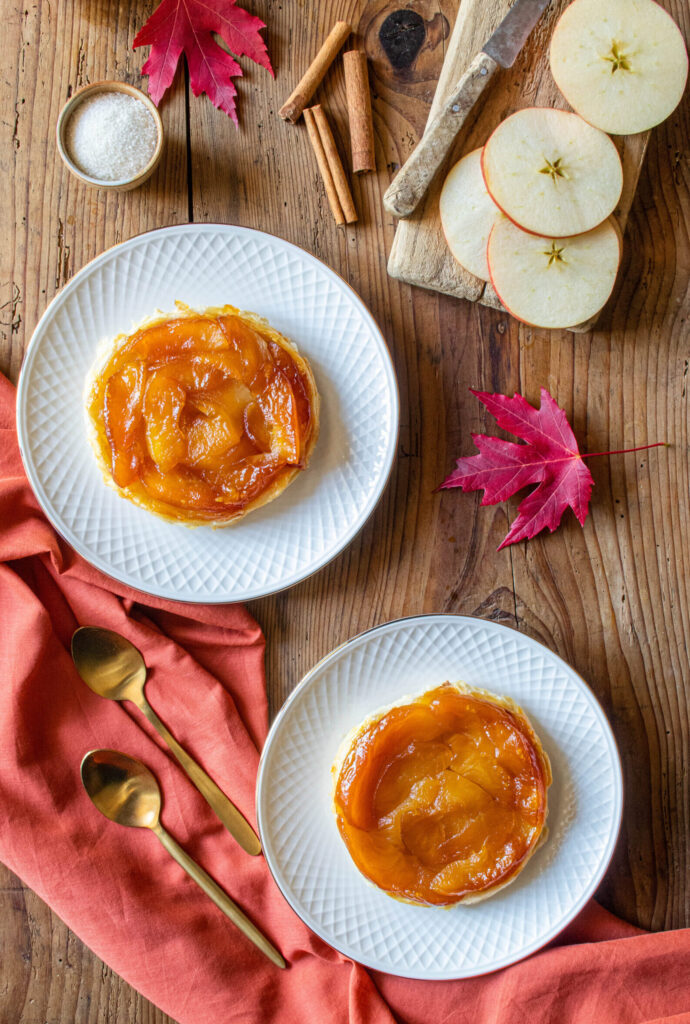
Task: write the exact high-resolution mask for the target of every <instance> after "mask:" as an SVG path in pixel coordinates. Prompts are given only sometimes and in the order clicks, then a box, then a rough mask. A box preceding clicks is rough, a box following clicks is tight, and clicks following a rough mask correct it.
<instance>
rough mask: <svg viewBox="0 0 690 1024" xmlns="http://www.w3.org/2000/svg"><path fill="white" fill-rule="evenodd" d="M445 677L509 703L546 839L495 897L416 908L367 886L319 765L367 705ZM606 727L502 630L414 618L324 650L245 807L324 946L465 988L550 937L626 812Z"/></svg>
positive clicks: (598, 866) (586, 694)
mask: <svg viewBox="0 0 690 1024" xmlns="http://www.w3.org/2000/svg"><path fill="white" fill-rule="evenodd" d="M446 680H451V681H457V680H464V681H465V682H466V683H469V684H471V685H474V686H481V687H485V688H486V689H488V690H491V691H493V692H494V693H497V694H509V695H510V696H511V697H513V698H514V699H515V700H516V701H517V702H518V704H520V705H521V706H522V707H523V708H524V710H525V711H526V712H527V714H528V715H529V717H530V719H531V720H532V722H533V724H534V727H535V729H536V730H537V733H538V735H539V736H540V738H541V740H542V742H543V744H544V747H545V749H546V751H547V753H548V755H549V757H550V758H551V764H552V767H553V776H554V781H553V786H552V787H551V789H550V790H549V818H548V825H549V838H548V841H547V842H546V843H545V844H544V846H543V847H542V848H540V849H539V850H538V851H537V852H536V853H535V855H534V856H533V857H532V859H531V860H530V861H529V863H528V864H527V866H526V867H525V869H524V870H523V872H522V873H521V874H520V876H519V877H518V878H517V879H516V880H515V882H514V883H513V884H512V885H510V886H508V887H507V888H506V889H505V890H504V891H502V892H499V893H497V894H496V895H495V896H493V897H492V898H491V899H488V900H486V901H485V902H482V903H479V904H476V905H474V906H469V907H463V906H455V907H452V908H441V907H439V908H436V907H414V906H410V905H407V904H404V903H399V902H397V901H396V900H393V899H391V898H390V897H389V896H387V895H386V894H385V893H383V892H381V891H380V890H378V889H376V888H375V887H374V886H373V885H371V884H370V883H369V882H367V881H366V880H365V879H364V877H363V876H362V875H361V874H360V873H359V872H358V871H357V869H356V868H355V866H354V864H353V862H352V860H351V859H350V856H349V854H348V852H347V850H346V848H345V844H344V843H343V842H342V840H341V838H340V835H339V833H338V830H337V826H336V823H335V817H334V815H333V812H332V810H331V776H330V767H331V764H332V762H333V759H334V757H335V755H336V752H337V750H338V747H339V745H340V743H341V741H342V739H343V737H344V736H345V735H346V734H347V732H348V731H349V730H350V729H351V728H352V727H353V726H355V725H356V724H358V723H359V722H361V721H362V720H363V719H364V718H366V716H367V715H369V714H370V713H371V712H372V711H375V710H376V709H377V708H378V707H381V706H384V705H386V704H390V703H392V702H394V701H396V700H399V699H400V698H401V697H403V696H405V695H406V694H410V693H419V692H422V691H423V690H424V689H428V688H431V687H432V686H434V685H437V684H439V683H442V682H444V681H446ZM622 792H623V789H622V777H621V768H620V761H619V757H618V751H617V749H616V744H615V741H614V738H613V735H612V733H611V729H610V727H609V725H608V722H607V721H606V718H605V717H604V714H603V712H602V710H601V708H600V706H599V704H598V703H597V701H596V699H595V698H594V696H593V694H592V692H591V691H590V690H589V688H588V687H587V685H586V684H585V683H584V682H583V680H582V679H581V678H580V677H579V676H578V675H577V674H576V673H575V672H574V671H573V670H572V669H571V668H569V666H568V665H567V664H566V663H565V662H564V661H562V660H561V659H560V658H558V657H557V656H556V655H555V654H553V653H552V652H551V651H549V650H548V649H547V648H545V647H542V646H541V644H538V643H537V642H536V641H534V640H531V639H529V638H528V637H526V636H523V635H522V634H521V633H518V632H516V631H514V630H512V629H508V628H507V627H505V626H499V625H497V624H496V623H493V622H485V621H483V620H481V619H472V618H465V617H462V616H456V615H423V616H418V617H416V618H410V619H399V620H397V621H395V622H389V623H386V624H385V625H382V626H378V627H377V628H376V629H373V630H370V631H369V632H367V633H363V634H362V635H361V636H358V637H355V638H354V639H353V640H350V641H348V643H346V644H344V645H343V646H342V647H338V648H336V650H334V651H333V652H332V653H331V654H329V655H328V656H327V657H326V658H324V659H323V661H321V662H319V664H318V665H316V666H315V667H314V668H313V669H312V670H311V672H309V673H308V674H307V675H306V676H305V677H304V679H303V680H302V681H301V683H300V684H299V686H298V687H297V689H296V690H295V691H294V692H293V693H292V694H291V696H290V697H289V699H288V700H287V702H286V703H285V705H284V707H283V708H282V710H281V712H280V714H279V715H278V717H277V718H276V720H275V722H274V724H273V727H272V729H271V732H270V734H269V737H268V740H267V742H266V746H265V747H264V751H263V754H262V757H261V764H260V767H259V777H258V782H257V811H258V818H259V828H260V831H261V839H262V842H263V847H264V854H265V856H266V860H267V861H268V864H269V867H270V869H271V871H272V873H273V875H274V877H275V879H276V881H277V883H278V885H279V886H280V888H281V889H282V891H283V894H284V895H285V897H286V898H287V900H288V901H289V903H290V904H291V905H292V907H293V909H294V910H295V911H296V912H297V914H299V916H300V917H301V918H302V920H303V921H304V922H305V923H306V924H307V925H309V927H310V928H311V929H312V930H313V931H315V932H316V933H317V934H318V935H320V936H321V938H323V939H325V940H326V942H328V943H330V944H331V945H332V946H335V947H336V949H339V950H340V951H341V952H342V953H345V954H346V955H347V956H350V957H352V958H353V959H354V960H358V961H359V962H360V963H363V964H365V965H366V966H368V967H373V968H375V969H376V970H380V971H386V972H387V973H389V974H396V975H400V976H402V977H406V978H423V979H429V980H433V979H438V980H440V979H448V978H468V977H472V976H474V975H478V974H484V973H487V972H489V971H495V970H497V969H498V968H500V967H506V966H507V965H508V964H512V963H514V962H515V961H516V960H520V959H521V958H522V957H524V956H527V955H528V954H529V953H532V952H534V951H535V950H536V949H539V948H540V947H541V946H543V945H544V944H545V943H547V942H548V941H549V940H550V939H552V938H553V937H554V936H555V935H557V934H558V932H560V931H561V929H562V928H564V927H565V925H566V924H567V923H568V922H569V921H570V920H571V919H572V918H573V917H574V916H575V915H576V914H577V913H578V911H579V910H580V909H581V908H582V907H583V906H584V904H585V903H586V902H587V900H588V899H589V897H590V896H591V895H592V893H593V892H594V890H595V889H596V887H597V885H598V884H599V882H600V881H601V878H602V876H603V874H604V872H605V870H606V868H607V866H608V863H609V861H610V859H611V855H612V853H613V848H614V845H615V842H616V837H617V835H618V829H619V826H620V819H621V811H622Z"/></svg>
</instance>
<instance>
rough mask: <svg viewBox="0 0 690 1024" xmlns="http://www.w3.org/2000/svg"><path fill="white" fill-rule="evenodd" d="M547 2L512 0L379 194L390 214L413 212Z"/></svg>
mask: <svg viewBox="0 0 690 1024" xmlns="http://www.w3.org/2000/svg"><path fill="white" fill-rule="evenodd" d="M549 3H550V0H516V2H515V3H514V4H513V6H512V7H511V8H510V10H509V11H508V13H507V14H506V16H505V18H504V19H503V21H502V22H501V24H500V25H499V26H498V28H497V29H496V31H495V32H494V33H493V34H492V35H491V36H490V37H489V39H488V40H487V41H486V43H485V44H484V47H483V49H482V50H481V51H480V52H479V53H478V54H477V56H476V57H475V58H474V60H473V61H472V63H471V64H470V66H469V67H468V68H467V70H466V71H465V73H464V74H463V75H462V77H461V78H460V80H459V82H457V83H456V85H455V88H454V89H453V90H452V91H451V94H450V96H449V98H448V99H447V100H446V102H445V103H444V105H443V107H442V109H441V110H440V112H439V113H438V114H437V115H436V117H435V118H434V120H433V121H432V122H431V124H429V125H427V127H426V129H425V131H424V135H423V136H422V138H421V139H420V141H419V143H418V145H417V147H416V148H415V150H414V151H413V153H412V154H411V155H410V157H409V158H408V160H407V161H406V163H405V165H404V166H403V167H402V168H401V170H400V171H399V172H398V174H397V176H396V177H395V178H394V179H393V181H392V182H391V184H390V185H389V187H388V189H387V191H386V193H385V194H384V197H383V205H384V206H385V208H386V209H387V210H388V212H389V213H392V214H393V215H394V216H395V217H409V216H410V214H411V213H413V212H414V211H415V210H416V208H417V206H418V205H419V202H420V200H421V199H422V198H423V197H424V195H425V194H426V191H427V189H428V187H429V185H430V184H431V181H432V179H433V178H434V176H435V174H436V172H437V171H438V169H439V167H440V166H441V164H442V163H443V161H444V160H445V158H446V156H447V155H448V151H449V149H450V147H451V146H452V144H453V142H454V141H455V137H456V135H457V134H458V132H459V131H460V129H461V128H462V126H463V124H464V123H465V121H466V120H467V117H468V115H469V113H470V111H471V110H472V108H473V107H474V105H475V103H476V102H477V100H478V99H479V97H480V96H481V94H482V93H483V92H484V90H485V88H486V87H487V85H488V84H489V82H490V81H491V79H492V78H493V76H494V74H495V73H496V71H497V70H498V68H499V67H502V68H509V67H511V66H512V65H513V64H514V63H515V60H516V58H517V55H518V54H519V52H520V50H521V49H522V47H523V46H524V45H525V42H526V41H527V38H528V36H529V35H530V33H531V31H532V29H533V28H534V26H535V25H536V24H537V22H538V21H539V18H540V17H541V15H542V13H543V12H544V10H545V8H546V7H548V5H549Z"/></svg>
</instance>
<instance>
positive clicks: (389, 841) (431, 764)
mask: <svg viewBox="0 0 690 1024" xmlns="http://www.w3.org/2000/svg"><path fill="white" fill-rule="evenodd" d="M333 773H334V776H335V788H334V798H333V799H334V809H335V813H336V818H337V823H338V829H339V831H340V835H341V836H342V838H343V840H344V842H345V845H346V846H347V849H348V851H349V853H350V856H351V857H352V859H353V861H354V862H355V864H356V866H357V867H358V868H359V870H360V871H361V872H362V874H363V875H364V876H365V877H366V878H368V879H369V881H371V882H373V883H374V885H376V886H378V887H379V888H380V889H383V890H384V891H385V892H387V893H388V894H389V895H391V896H394V897H396V898H398V899H401V900H404V901H406V902H410V903H415V904H421V905H423V906H445V905H448V904H453V903H461V902H462V903H473V902H478V901H479V900H483V899H486V898H487V897H489V896H492V895H493V894H494V893H496V892H498V890H499V889H502V888H503V887H504V886H506V885H508V884H509V883H510V882H512V881H514V879H515V878H517V876H518V875H519V873H520V872H521V871H522V870H523V868H524V867H525V865H526V864H527V862H528V860H529V859H530V857H531V856H532V854H533V853H534V851H535V850H536V848H537V846H538V845H539V844H540V842H541V841H543V839H544V838H545V837H546V829H545V822H546V815H547V790H548V787H549V786H550V784H551V767H550V763H549V759H548V756H547V755H546V753H545V751H544V749H543V747H542V745H541V743H540V741H539V738H538V737H537V735H536V733H535V731H534V729H533V728H532V726H531V724H530V722H529V720H528V718H527V716H526V715H525V713H524V711H522V710H521V709H520V708H519V707H518V706H517V704H515V702H514V701H512V700H511V699H510V698H508V697H497V696H495V695H493V694H490V693H488V692H487V691H485V690H480V689H477V688H474V687H469V686H466V685H465V684H464V683H444V684H443V685H441V686H437V687H436V688H435V689H433V690H429V691H428V692H426V693H423V694H421V695H420V696H417V697H411V698H405V699H404V700H403V701H401V702H400V703H398V704H394V705H392V706H390V707H388V708H385V709H383V710H381V711H378V712H376V713H374V714H373V715H371V716H369V717H368V718H367V719H366V721H365V722H363V723H362V724H361V725H359V726H357V727H356V728H355V729H353V730H352V732H351V733H350V734H349V735H348V736H347V737H346V738H345V740H344V742H343V744H342V746H341V749H340V752H339V754H338V757H337V758H336V762H335V764H334V766H333Z"/></svg>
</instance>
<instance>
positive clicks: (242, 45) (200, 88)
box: [134, 0, 273, 124]
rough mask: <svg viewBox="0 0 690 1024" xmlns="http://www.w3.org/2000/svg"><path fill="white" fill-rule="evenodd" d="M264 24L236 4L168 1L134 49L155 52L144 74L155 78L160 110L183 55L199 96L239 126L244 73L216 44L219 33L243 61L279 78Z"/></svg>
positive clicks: (154, 91) (220, 0) (153, 85)
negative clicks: (239, 95)
mask: <svg viewBox="0 0 690 1024" xmlns="http://www.w3.org/2000/svg"><path fill="white" fill-rule="evenodd" d="M265 27H266V26H265V24H264V23H263V21H262V20H261V19H260V18H255V17H254V15H252V14H248V13H247V11H244V10H242V8H241V7H237V6H236V0H162V3H160V4H159V5H158V7H157V8H156V9H155V11H154V12H153V14H152V15H151V17H150V18H149V20H148V21H147V22H146V24H145V25H144V27H143V28H142V29H141V31H140V32H138V33H137V35H136V36H135V39H134V49H136V48H137V47H138V46H150V47H151V53H150V54H149V58H148V60H147V61H146V63H145V64H144V66H143V68H142V74H144V75H148V76H149V95H150V96H151V99H152V100H153V102H154V103H155V104H156V105H158V103H159V102H160V100H161V98H162V96H163V94H164V93H165V90H166V89H167V88H168V87H169V86H170V85H171V83H172V80H173V78H174V77H175V71H176V69H177V64H178V61H179V59H180V56H181V55H182V53H184V55H185V57H186V58H187V65H188V67H189V83H190V85H191V87H192V92H193V93H194V95H195V96H198V95H199V94H200V93H202V92H205V93H206V95H207V96H208V98H209V99H210V100H211V103H213V105H214V106H216V107H219V108H220V109H221V110H224V111H225V113H226V114H227V115H228V117H231V118H232V120H233V121H234V122H235V124H237V123H238V122H237V110H236V109H235V96H236V95H237V89H236V88H235V86H234V83H233V81H232V80H233V78H237V77H238V76H240V75H241V74H242V68H241V67H240V66H239V64H238V63H237V61H236V60H235V59H234V57H232V56H231V54H229V53H226V51H225V50H224V49H223V48H222V47H221V46H220V45H219V44H218V42H217V41H216V40H215V39H214V36H213V33H216V34H217V35H219V36H220V37H221V39H222V40H223V41H224V42H225V43H226V45H227V46H228V49H230V50H231V51H232V53H234V54H235V55H236V56H238V57H243V56H246V57H250V58H251V59H252V60H253V61H255V62H256V63H257V64H260V65H261V66H262V67H264V68H266V70H267V71H270V73H271V74H273V68H272V67H271V62H270V60H269V57H268V51H267V50H266V44H265V43H264V41H263V39H262V37H261V35H260V34H259V33H260V29H262V28H265Z"/></svg>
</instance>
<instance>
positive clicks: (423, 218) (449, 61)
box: [388, 0, 649, 331]
mask: <svg viewBox="0 0 690 1024" xmlns="http://www.w3.org/2000/svg"><path fill="white" fill-rule="evenodd" d="M605 2H606V0H602V3H605ZM568 3H569V0H551V4H550V5H549V7H548V8H547V9H546V11H545V12H544V14H543V15H542V17H541V20H540V22H539V23H538V25H537V26H536V28H535V29H534V31H533V32H532V35H531V36H530V38H529V39H528V41H527V43H526V45H525V47H524V48H523V50H522V52H521V53H520V55H519V57H518V59H517V61H516V62H515V64H514V65H513V67H512V68H508V69H507V70H503V69H499V71H498V72H497V73H496V76H495V78H494V80H493V82H492V83H491V85H490V86H489V88H488V90H487V91H486V93H485V94H484V95H483V96H482V97H480V99H479V101H478V103H477V106H476V107H475V109H474V111H473V112H472V113H471V114H470V117H469V118H468V121H467V122H466V124H465V126H464V128H463V129H462V131H461V132H460V134H459V135H458V138H457V140H456V143H455V146H454V147H453V149H452V150H451V153H450V154H449V157H448V159H447V160H446V163H445V164H444V166H443V167H442V168H441V170H440V171H439V173H438V174H437V175H436V178H435V179H434V181H433V182H432V185H431V188H430V189H429V192H428V193H427V196H426V199H425V200H424V201H423V202H422V203H420V205H419V206H418V207H417V210H416V211H415V213H414V214H413V215H412V216H411V217H409V218H408V219H406V220H401V221H400V222H399V224H398V227H397V229H396V232H395V239H394V241H393V247H392V249H391V254H390V257H389V260H388V273H389V274H390V275H391V277H396V278H398V279H399V280H401V281H406V282H407V283H408V284H415V285H419V286H420V287H422V288H432V289H434V290H435V291H438V292H444V293H445V294H446V295H455V296H457V297H458V298H460V299H469V301H470V302H481V303H483V304H484V305H485V306H493V307H494V308H495V309H503V306H502V305H501V303H500V302H499V299H498V296H497V295H496V293H495V291H494V290H493V288H492V287H491V285H490V284H486V283H485V282H484V281H481V280H480V279H479V278H478V277H475V276H474V275H473V274H470V273H469V272H468V271H466V270H465V269H464V268H463V267H461V266H460V264H459V263H457V262H456V260H455V259H454V258H453V257H452V256H451V253H450V250H449V249H448V246H447V245H446V242H445V239H444V237H443V231H442V229H441V218H440V216H439V208H438V200H439V194H440V192H441V186H442V185H443V182H444V179H445V176H446V174H447V173H448V170H449V169H450V167H451V166H452V165H453V164H454V163H455V161H456V160H459V158H460V157H461V156H462V155H463V154H464V153H469V152H470V151H471V150H473V149H476V148H477V147H478V146H483V145H484V143H485V142H486V140H487V138H488V137H489V135H490V134H491V132H492V131H493V129H494V128H495V127H496V125H497V124H498V123H499V122H500V121H502V120H503V119H504V118H506V117H507V116H508V115H509V114H512V113H513V112H514V111H515V110H519V109H520V108H521V107H532V106H537V107H560V108H562V109H566V110H568V109H570V108H569V107H568V104H567V103H566V101H565V100H564V99H563V97H562V96H561V94H560V92H559V91H558V89H557V87H556V83H555V82H554V80H553V78H552V77H551V71H550V69H549V41H550V39H551V33H552V31H553V29H554V26H555V24H556V22H557V20H558V18H559V16H560V14H561V13H562V11H563V10H564V9H565V7H567V5H568ZM510 6H511V3H510V0H462V2H461V4H460V8H459V11H458V16H457V19H456V22H455V27H454V29H453V33H452V35H451V37H450V40H449V43H448V52H447V53H446V57H445V60H444V63H443V69H442V71H441V76H440V78H439V82H438V86H437V88H436V94H435V96H434V101H433V103H432V105H431V110H430V112H429V121H428V122H427V123H428V124H429V123H431V121H432V120H433V118H434V117H435V115H436V113H437V111H438V109H439V108H440V107H441V106H442V104H443V103H445V101H446V99H447V98H448V96H449V94H450V93H451V91H452V89H453V86H454V84H455V82H456V81H457V80H458V79H459V78H460V76H461V74H462V73H463V71H464V70H465V68H466V67H467V65H468V64H469V63H470V61H471V60H472V58H473V57H474V56H475V54H477V53H478V52H479V51H480V50H481V48H482V46H483V45H484V43H485V42H486V40H487V39H488V38H489V36H490V35H491V33H492V32H493V31H494V29H495V28H496V26H497V25H498V24H499V23H500V21H501V20H502V18H503V17H504V16H505V15H506V13H507V12H508V10H509V9H510ZM613 141H614V142H615V143H616V145H617V147H618V151H619V153H620V155H621V159H622V161H623V192H622V194H621V198H620V203H619V205H618V207H617V209H616V211H615V214H614V215H615V217H616V219H617V220H618V223H619V225H620V228H621V231H622V232H624V231H625V225H626V222H627V220H628V214H629V213H630V207H631V205H632V201H633V197H634V195H635V189H636V188H637V181H638V178H639V175H640V169H641V167H642V161H643V160H644V155H645V151H646V149H647V142H648V141H649V132H642V133H640V134H639V135H625V136H614V137H613ZM592 324H593V322H592V321H590V322H589V323H587V324H583V325H581V326H579V327H576V328H573V330H575V331H585V330H589V329H590V328H591V326H592Z"/></svg>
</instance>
